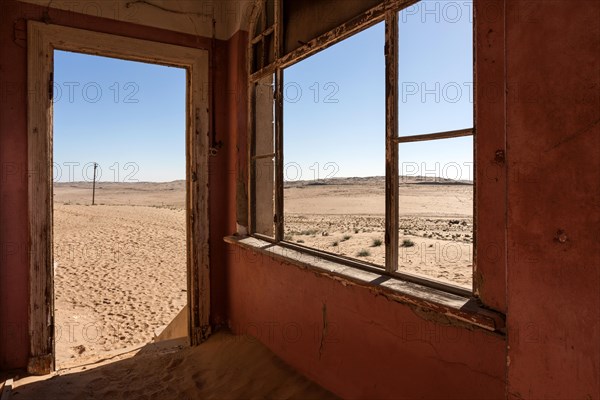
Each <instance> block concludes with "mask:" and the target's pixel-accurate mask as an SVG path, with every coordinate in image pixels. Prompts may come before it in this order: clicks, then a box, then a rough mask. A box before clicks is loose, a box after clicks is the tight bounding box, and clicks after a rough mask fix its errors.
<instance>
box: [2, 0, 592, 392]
mask: <svg viewBox="0 0 600 400" xmlns="http://www.w3.org/2000/svg"><path fill="white" fill-rule="evenodd" d="M478 5H487V6H489V7H487V11H488V12H491V13H492V14H491V15H492V16H491V17H490V16H488V17H489V18H495V19H492V20H490V21H492V22H494V23H495V24H496V28H495V29H496V30H495V31H489V32H478V35H477V37H478V40H479V39H482V38H487V39H489V40H490V42H487V43H485V42H483V43H482V45H483V46H485V45H488V46H491V45H493V43H497V42H500V43H502V46H501V49H502V51H496V52H491V53H488V54H486V56H489V57H486V58H485V59H484V58H482V59H481V60H480V61H481V62H488V63H490V65H487V66H486V68H488V71H492V72H493V73H495V74H497V75H498V81H496V82H493V83H497V82H500V84H501V85H503V84H506V85H507V86H508V91H507V93H506V99H502V100H501V104H505V108H504V110H502V109H499V108H498V107H492V108H493V110H494V117H493V122H491V121H489V120H486V118H488V117H486V112H485V108H478V116H477V118H478V128H479V127H480V126H481V124H480V123H484V124H483V125H485V123H487V126H490V127H492V128H493V127H496V128H497V127H498V125H499V124H500V125H501V127H502V130H503V131H504V134H505V137H504V141H502V140H500V141H499V142H497V143H494V145H493V146H489V147H488V148H487V149H488V150H490V151H492V150H494V148H495V147H497V145H500V146H502V145H503V144H504V143H506V148H505V150H506V156H507V161H506V165H507V176H506V188H507V189H506V191H504V193H506V194H507V196H508V197H507V208H508V214H507V215H508V217H507V224H508V229H507V230H504V229H503V227H502V226H501V222H502V221H500V222H499V223H500V225H496V226H497V228H495V229H502V230H503V233H505V236H506V238H507V244H506V245H507V259H506V261H505V263H504V267H505V271H504V272H498V273H497V275H496V276H497V277H503V276H504V275H506V284H505V285H504V287H502V284H501V283H500V284H499V283H498V281H497V280H496V281H494V282H492V283H490V285H492V286H493V290H491V292H490V293H491V294H490V295H489V298H491V299H493V302H494V305H495V306H496V307H497V308H499V309H505V308H506V310H507V323H508V335H507V341H508V343H507V342H506V341H505V340H504V339H502V338H500V337H498V336H495V335H491V334H488V333H485V332H483V331H480V330H476V331H469V330H466V329H464V328H458V327H450V326H445V325H441V324H439V323H435V322H430V321H428V320H426V319H424V318H422V316H420V315H417V314H416V313H415V312H414V311H413V310H412V309H411V308H409V307H407V306H405V305H402V304H398V303H395V302H392V301H389V300H386V299H385V298H382V297H377V296H376V295H374V294H373V293H371V292H370V291H368V290H367V289H364V288H359V287H353V286H343V285H342V284H341V283H339V282H336V281H333V280H331V279H329V278H323V277H319V276H318V275H316V274H314V273H312V272H310V271H306V270H301V269H298V268H297V267H294V266H291V265H285V264H281V263H279V262H275V261H273V260H270V259H267V258H261V257H258V258H257V257H256V256H253V255H252V253H249V252H246V251H243V250H239V249H237V250H236V249H235V248H234V247H233V246H229V245H224V244H223V243H222V240H221V238H222V236H224V235H226V234H230V233H232V232H233V231H234V230H235V197H236V195H235V194H236V183H237V182H236V179H238V177H239V175H240V174H241V175H243V174H244V169H243V166H244V165H245V164H244V163H245V151H246V150H245V138H246V98H245V84H246V83H245V71H244V66H243V64H242V62H243V60H244V57H245V41H246V36H245V34H243V33H240V34H238V35H236V36H234V38H232V39H231V40H230V41H228V42H227V43H224V42H218V43H217V47H216V49H215V50H216V51H215V54H214V55H213V56H214V57H215V66H216V71H215V72H216V80H215V85H216V86H215V91H216V98H215V104H214V107H215V113H216V118H215V121H214V126H213V127H214V129H215V131H216V134H217V139H218V140H222V141H223V147H222V148H221V149H220V150H219V151H218V152H217V154H216V156H214V157H212V158H211V178H210V185H211V200H210V201H211V203H210V207H211V212H212V214H211V237H212V239H211V248H210V250H211V259H212V269H211V278H212V293H211V298H212V303H213V310H212V315H211V318H212V320H213V322H214V323H217V324H222V323H225V322H229V323H230V324H231V326H232V328H233V329H234V330H235V331H236V332H238V333H249V334H251V335H253V336H255V337H258V338H259V339H260V340H261V341H262V342H264V343H265V344H266V345H267V346H269V347H270V348H271V349H272V350H273V351H275V352H276V353H277V354H278V355H279V356H280V357H282V358H283V359H284V360H286V361H287V362H288V363H290V364H291V365H292V366H294V367H295V368H297V369H298V370H300V371H301V372H303V373H305V374H307V375H308V376H309V377H311V378H312V379H314V380H316V381H317V382H318V383H320V384H322V385H323V386H325V387H326V388H329V389H330V390H333V391H334V392H336V393H338V394H340V395H342V396H344V397H348V398H358V397H367V398H377V397H378V398H398V397H405V398H415V397H420V398H423V397H435V398H441V397H446V398H448V397H451V398H486V397H487V398H501V397H505V396H506V394H507V393H508V397H510V398H586V397H588V398H599V397H600V340H599V338H600V327H599V321H600V311H599V310H600V256H599V254H600V247H599V246H600V245H599V243H600V242H598V237H600V232H599V227H600V216H599V212H600V208H599V207H598V199H599V198H600V192H599V190H600V189H599V188H600V184H599V183H598V182H600V172H599V171H600V158H599V150H598V149H599V148H600V139H599V138H600V131H599V130H600V128H599V123H598V121H599V117H600V115H599V114H600V100H599V99H600V96H599V88H600V61H599V57H600V3H599V2H598V1H594V0H575V1H573V0H571V1H569V0H552V1H541V0H540V1H537V0H535V1H518V0H506V1H504V0H481V1H479V3H478ZM1 6H2V8H1V11H0V51H1V58H0V74H1V76H0V84H1V85H0V89H1V90H0V94H1V97H0V163H1V164H0V166H1V167H2V170H1V181H0V182H1V186H0V243H1V244H2V257H1V259H0V368H10V367H20V366H24V365H25V364H26V361H27V343H28V335H27V291H28V280H27V257H26V243H27V225H26V224H27V204H26V200H27V192H26V181H25V180H24V179H23V174H24V168H25V167H24V165H25V164H26V151H27V143H26V97H25V96H26V76H25V74H26V65H27V64H26V49H25V47H24V44H25V42H24V38H25V36H22V35H24V32H21V31H19V30H17V31H16V36H15V32H13V25H14V22H15V21H17V27H18V26H19V25H18V24H19V23H20V22H19V21H20V19H22V18H30V19H35V20H41V19H42V17H43V10H44V9H42V8H40V7H35V6H30V5H24V4H21V3H17V2H15V1H14V0H6V1H3V2H2V5H1ZM504 7H505V8H506V12H507V13H506V15H504V14H503V13H502V12H501V13H500V14H497V10H501V11H502V10H503V9H504ZM495 13H496V14H495ZM493 15H497V18H496V17H493ZM50 16H51V18H52V20H53V22H54V23H58V24H63V25H69V26H73V27H79V28H86V29H92V30H97V31H101V32H108V33H115V34H120V35H125V36H131V37H137V38H142V39H149V40H156V41H161V42H167V43H173V44H180V45H186V46H193V47H205V48H209V45H210V43H209V41H208V40H207V39H203V38H196V37H193V36H190V35H184V34H179V33H173V32H165V31H162V30H158V29H152V28H148V27H141V26H136V25H132V24H126V23H122V22H119V21H111V20H104V19H101V18H95V17H90V16H79V15H78V16H76V17H75V16H74V15H72V14H70V13H67V12H59V11H55V10H52V11H51V12H50ZM479 16H480V17H481V15H479ZM495 48H497V47H495ZM479 54H480V55H481V54H484V53H483V52H480V53H479ZM478 62H479V61H478ZM496 62H498V63H500V65H501V67H493V66H491V64H494V63H496ZM504 79H505V81H504ZM504 100H506V103H504ZM488 111H489V110H488ZM502 111H504V114H502ZM490 118H491V117H490ZM479 140H481V139H479ZM497 193H500V195H501V194H502V192H497ZM488 226H490V228H489V229H492V228H491V227H493V225H491V224H490V225H488ZM498 226H499V227H498ZM559 230H562V231H564V235H565V236H561V235H560V234H558V231H559ZM501 236H503V235H498V237H501ZM559 236H561V237H562V238H563V239H566V241H565V243H561V242H560V241H558V240H556V239H557V237H559ZM498 265H499V267H502V263H499V264H498ZM486 277H488V278H489V274H488V275H486ZM486 279H487V278H486ZM503 296H505V297H506V298H505V299H504V298H503ZM324 316H325V317H324ZM324 318H325V320H326V321H327V330H326V331H325V332H324V330H323V324H324ZM507 344H508V345H509V346H510V347H507ZM507 354H508V360H507V359H506V355H507ZM507 362H508V363H509V366H508V368H507V367H506V365H507Z"/></svg>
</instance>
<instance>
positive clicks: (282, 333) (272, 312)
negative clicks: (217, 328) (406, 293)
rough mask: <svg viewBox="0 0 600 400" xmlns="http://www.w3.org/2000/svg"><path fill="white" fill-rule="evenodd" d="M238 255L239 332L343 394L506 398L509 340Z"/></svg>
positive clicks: (234, 291)
mask: <svg viewBox="0 0 600 400" xmlns="http://www.w3.org/2000/svg"><path fill="white" fill-rule="evenodd" d="M229 251H230V259H231V261H232V263H231V266H230V270H229V275H230V291H229V294H230V318H231V321H232V322H231V324H232V329H233V330H234V332H236V333H239V334H249V335H252V336H254V337H257V338H258V339H259V340H260V341H261V342H263V343H264V344H265V345H267V346H268V347H269V348H271V349H272V350H273V351H274V352H275V353H276V354H278V355H279V356H280V357H281V358H283V360H285V361H286V362H288V363H289V364H290V365H292V366H294V367H295V368H297V369H298V370H300V371H301V372H302V373H304V374H306V375H307V376H308V377H309V378H311V379H313V380H314V381H316V382H318V383H319V384H321V385H323V386H324V387H326V388H328V389H329V390H331V391H333V392H334V393H336V394H338V395H340V396H342V397H343V398H349V399H358V398H363V399H397V398H409V399H415V398H436V399H439V398H455V399H458V398H460V399H468V398H470V399H485V398H502V397H503V395H504V389H505V384H504V364H505V362H504V348H505V342H504V339H503V338H502V337H499V336H497V335H494V334H491V333H487V332H484V331H482V330H477V331H470V330H467V329H465V328H459V327H452V326H446V325H442V324H439V323H435V322H429V321H427V320H425V319H423V318H422V317H421V316H419V315H418V314H416V313H415V312H414V311H413V310H412V309H411V308H410V307H408V306H405V305H402V304H398V303H396V302H393V301H390V300H387V299H386V298H384V297H381V296H377V295H376V294H374V293H371V292H370V291H369V290H368V289H365V288H360V287H355V286H344V285H343V284H342V283H341V282H338V281H335V280H333V279H331V278H327V277H319V276H318V275H316V274H315V273H312V272H310V271H307V270H302V269H300V268H298V267H295V266H292V265H287V264H282V263H279V262H277V261H274V260H272V259H270V258H268V257H266V256H261V255H257V254H253V253H252V252H250V251H247V250H243V249H240V248H238V247H234V246H232V245H230V247H229ZM324 321H326V326H327V328H326V329H325V330H324V326H325V323H324Z"/></svg>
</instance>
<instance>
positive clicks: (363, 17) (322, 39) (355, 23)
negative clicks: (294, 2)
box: [250, 0, 419, 81]
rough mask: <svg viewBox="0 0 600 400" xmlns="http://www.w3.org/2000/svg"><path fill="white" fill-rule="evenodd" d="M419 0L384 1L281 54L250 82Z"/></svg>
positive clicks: (252, 77)
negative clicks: (387, 13)
mask: <svg viewBox="0 0 600 400" xmlns="http://www.w3.org/2000/svg"><path fill="white" fill-rule="evenodd" d="M418 1H419V0H386V1H383V2H382V3H381V4H379V5H377V6H375V7H373V8H371V9H369V10H367V11H366V12H364V13H361V14H360V15H358V16H357V17H355V18H353V19H351V20H350V21H348V22H346V23H344V24H342V25H340V26H338V27H336V28H334V29H332V30H330V31H329V32H326V33H324V34H322V35H320V36H318V37H316V38H314V39H313V40H311V41H309V42H308V43H306V44H304V45H302V46H301V47H299V48H297V49H295V50H293V51H291V52H289V53H287V54H285V55H284V54H282V55H281V57H279V58H277V59H276V60H275V61H274V62H272V63H271V64H270V65H265V66H263V67H264V68H262V69H259V70H257V71H254V72H253V73H252V74H251V75H250V80H251V81H255V80H257V79H260V78H261V77H262V76H264V75H266V74H269V73H274V72H275V71H276V70H277V69H280V68H286V67H288V66H290V65H292V64H295V63H297V62H298V61H300V60H303V59H305V58H307V57H309V56H311V55H313V54H315V53H317V52H319V51H321V50H324V49H326V48H328V47H330V46H332V45H334V44H336V43H338V42H340V41H342V40H344V39H346V38H348V37H350V36H352V35H354V34H356V33H358V32H360V31H362V30H364V29H366V28H368V27H370V26H373V25H375V24H377V23H379V22H381V21H383V20H384V19H385V13H386V12H387V11H394V12H398V11H400V10H402V9H404V8H406V7H409V6H411V5H413V4H415V3H417V2H418ZM281 29H282V32H283V34H285V26H283V27H282V28H281Z"/></svg>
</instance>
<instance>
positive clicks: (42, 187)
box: [27, 21, 210, 374]
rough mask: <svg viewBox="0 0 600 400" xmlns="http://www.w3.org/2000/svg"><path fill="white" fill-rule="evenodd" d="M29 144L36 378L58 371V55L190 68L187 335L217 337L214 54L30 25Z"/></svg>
mask: <svg viewBox="0 0 600 400" xmlns="http://www.w3.org/2000/svg"><path fill="white" fill-rule="evenodd" d="M27 30H28V36H27V39H28V45H27V49H28V53H27V57H28V59H27V68H28V69H27V73H28V75H27V86H28V96H27V97H28V104H27V139H28V144H27V146H28V149H27V151H28V154H27V156H28V178H27V179H28V212H29V215H28V220H29V341H30V348H29V361H28V366H27V369H28V371H29V372H30V373H32V374H47V373H50V372H51V371H53V370H54V366H55V362H54V273H53V265H52V264H53V237H52V230H53V223H52V212H53V195H52V191H53V187H52V184H53V182H52V176H53V174H52V165H53V164H52V156H53V149H52V140H53V136H52V135H53V133H52V128H53V126H52V102H53V100H52V91H53V84H54V82H53V77H52V76H53V71H54V50H66V51H73V52H78V53H85V54H92V55H100V56H106V57H115V58H120V59H125V60H132V61H142V62H149V63H154V64H161V65H168V66H175V67H181V68H185V69H186V70H187V90H186V96H187V99H186V105H187V107H186V108H187V110H186V120H187V121H186V228H187V229H186V231H187V289H188V291H187V293H188V317H189V318H188V337H189V341H190V344H191V345H196V344H199V343H201V342H202V341H203V340H204V339H206V337H208V335H209V334H210V324H209V313H210V281H209V272H210V271H209V255H208V248H209V245H208V239H209V219H208V154H209V153H208V150H209V136H208V127H209V98H208V94H209V91H208V82H209V80H208V56H209V55H208V51H207V50H205V49H196V48H188V47H181V46H175V45H170V44H164V43H156V42H151V41H146V40H140V39H133V38H127V37H122V36H116V35H111V34H106V33H98V32H92V31H87V30H82V29H75V28H69V27H64V26H58V25H50V24H44V23H41V22H35V21H29V22H28V29H27Z"/></svg>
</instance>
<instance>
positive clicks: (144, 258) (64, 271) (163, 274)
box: [54, 183, 187, 368]
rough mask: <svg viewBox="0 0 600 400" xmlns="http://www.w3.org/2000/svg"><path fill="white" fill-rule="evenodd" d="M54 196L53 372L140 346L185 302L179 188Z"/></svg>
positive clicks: (67, 191) (110, 187) (107, 188)
mask: <svg viewBox="0 0 600 400" xmlns="http://www.w3.org/2000/svg"><path fill="white" fill-rule="evenodd" d="M172 186H176V190H173V188H172ZM54 192H55V203H54V273H55V321H56V356H57V360H56V361H57V366H58V367H59V368H64V367H69V366H73V365H80V364H81V363H84V362H89V361H92V360H95V359H98V358H102V357H104V356H106V355H107V354H112V353H114V352H115V351H116V350H119V349H129V348H132V347H134V346H140V345H144V344H146V343H148V342H149V341H151V340H152V338H153V336H154V333H155V331H156V330H157V329H159V328H160V327H162V326H165V325H167V324H168V323H169V322H170V321H171V320H172V319H173V318H174V317H175V316H176V315H177V313H178V312H179V311H180V310H181V309H182V308H183V307H184V306H185V304H186V303H187V292H186V288H187V285H186V251H185V249H186V244H185V238H186V231H185V210H184V209H183V203H184V199H185V192H184V190H183V184H182V183H168V184H146V183H141V184H134V185H118V184H104V183H102V184H99V187H98V188H97V191H96V200H97V202H96V203H97V205H95V206H91V205H90V203H91V190H89V185H86V184H73V185H69V184H65V185H63V184H59V185H55V190H54ZM119 204H127V205H119ZM150 204H155V206H151V205H150Z"/></svg>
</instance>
